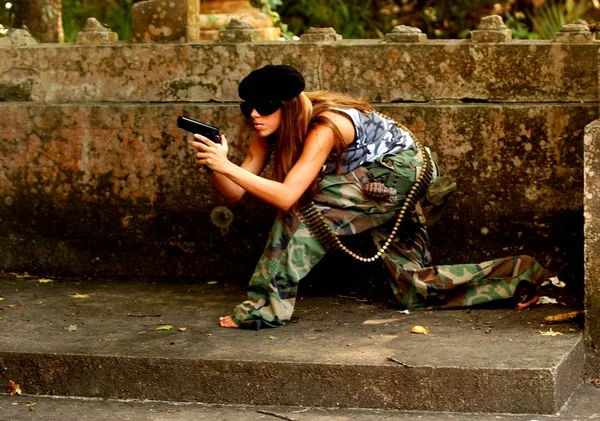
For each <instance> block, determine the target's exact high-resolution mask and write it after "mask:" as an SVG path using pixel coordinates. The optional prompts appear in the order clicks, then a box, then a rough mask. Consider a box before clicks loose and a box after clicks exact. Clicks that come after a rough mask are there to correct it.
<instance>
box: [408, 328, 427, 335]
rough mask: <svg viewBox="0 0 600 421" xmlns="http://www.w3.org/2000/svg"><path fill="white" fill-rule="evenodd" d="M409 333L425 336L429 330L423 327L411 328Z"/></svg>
mask: <svg viewBox="0 0 600 421" xmlns="http://www.w3.org/2000/svg"><path fill="white" fill-rule="evenodd" d="M410 333H419V334H421V335H427V334H429V328H428V327H423V326H413V327H412V328H411V329H410Z"/></svg>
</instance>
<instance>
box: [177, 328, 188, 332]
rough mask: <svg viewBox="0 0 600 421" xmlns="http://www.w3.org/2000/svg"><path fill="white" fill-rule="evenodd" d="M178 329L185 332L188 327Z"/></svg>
mask: <svg viewBox="0 0 600 421" xmlns="http://www.w3.org/2000/svg"><path fill="white" fill-rule="evenodd" d="M177 330H178V331H180V332H185V331H186V330H187V327H180V328H179V329H177Z"/></svg>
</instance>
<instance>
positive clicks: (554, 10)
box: [527, 0, 590, 39]
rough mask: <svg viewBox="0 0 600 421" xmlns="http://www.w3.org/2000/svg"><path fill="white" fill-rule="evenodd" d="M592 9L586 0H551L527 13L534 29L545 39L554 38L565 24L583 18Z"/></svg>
mask: <svg viewBox="0 0 600 421" xmlns="http://www.w3.org/2000/svg"><path fill="white" fill-rule="evenodd" d="M589 10H590V7H589V5H588V4H587V2H585V1H575V0H566V1H564V2H563V1H557V0H550V1H547V2H546V3H544V4H543V5H542V6H541V7H540V8H539V9H537V10H534V11H533V12H529V13H528V14H527V15H528V17H529V19H530V20H531V23H532V25H533V31H534V32H535V33H536V34H538V35H539V36H540V38H543V39H552V38H554V34H555V33H557V32H558V31H560V28H562V27H563V26H564V25H566V24H568V23H572V22H573V21H575V20H577V19H579V18H582V17H584V16H585V15H586V13H587V12H588V11H589Z"/></svg>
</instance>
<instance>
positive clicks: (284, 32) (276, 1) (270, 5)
mask: <svg viewBox="0 0 600 421" xmlns="http://www.w3.org/2000/svg"><path fill="white" fill-rule="evenodd" d="M253 4H254V5H255V6H256V7H259V8H260V10H261V11H262V12H263V13H266V14H268V15H269V16H271V19H273V23H274V24H275V25H276V26H278V27H279V29H281V36H282V37H283V38H284V39H288V40H290V39H294V37H295V35H294V33H293V32H291V31H290V30H289V28H288V26H287V24H285V23H283V21H282V20H281V16H279V13H277V12H276V11H275V9H277V8H278V7H280V6H281V5H282V2H281V0H258V1H256V0H255V1H253Z"/></svg>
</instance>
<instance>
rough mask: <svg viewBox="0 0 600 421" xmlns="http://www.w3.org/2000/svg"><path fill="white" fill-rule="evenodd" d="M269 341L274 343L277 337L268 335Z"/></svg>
mask: <svg viewBox="0 0 600 421" xmlns="http://www.w3.org/2000/svg"><path fill="white" fill-rule="evenodd" d="M269 340H270V341H276V340H277V336H273V335H269Z"/></svg>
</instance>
